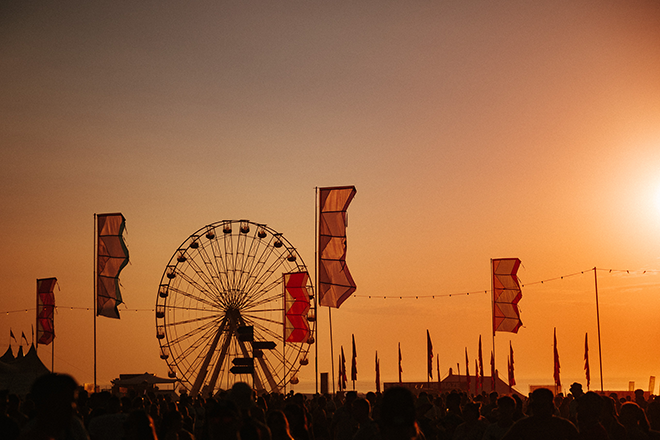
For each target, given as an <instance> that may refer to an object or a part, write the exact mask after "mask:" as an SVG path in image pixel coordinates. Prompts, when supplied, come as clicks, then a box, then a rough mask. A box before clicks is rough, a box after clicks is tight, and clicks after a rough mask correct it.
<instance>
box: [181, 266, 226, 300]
mask: <svg viewBox="0 0 660 440" xmlns="http://www.w3.org/2000/svg"><path fill="white" fill-rule="evenodd" d="M196 273H197V275H200V274H202V272H196ZM176 274H177V275H178V276H179V279H181V280H183V281H185V282H187V283H188V284H189V285H190V286H192V287H193V288H194V289H195V290H196V291H198V292H200V293H203V294H204V295H205V296H206V297H207V298H209V300H211V301H213V300H214V299H216V298H217V296H218V295H219V292H218V291H217V289H216V288H215V286H213V285H212V284H208V283H204V284H205V285H206V286H208V287H210V290H207V289H206V288H205V287H204V286H203V285H201V284H199V283H198V282H197V281H195V280H194V279H193V278H192V277H191V276H190V275H188V274H187V273H186V272H182V271H179V270H177V271H176ZM200 277H203V275H200ZM177 288H178V286H177ZM179 290H181V291H182V292H183V290H182V289H179ZM191 297H192V296H191Z"/></svg>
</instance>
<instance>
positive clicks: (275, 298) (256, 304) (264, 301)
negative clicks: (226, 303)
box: [245, 293, 283, 310]
mask: <svg viewBox="0 0 660 440" xmlns="http://www.w3.org/2000/svg"><path fill="white" fill-rule="evenodd" d="M273 301H275V302H276V303H279V304H281V303H282V301H283V299H282V294H281V293H280V294H273V295H271V296H267V297H265V298H261V299H260V300H259V301H250V302H249V303H247V304H246V305H245V308H246V310H252V309H253V308H255V307H259V306H262V305H264V304H270V303H272V302H273Z"/></svg>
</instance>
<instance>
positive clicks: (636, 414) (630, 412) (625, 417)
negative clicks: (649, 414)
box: [619, 402, 649, 440]
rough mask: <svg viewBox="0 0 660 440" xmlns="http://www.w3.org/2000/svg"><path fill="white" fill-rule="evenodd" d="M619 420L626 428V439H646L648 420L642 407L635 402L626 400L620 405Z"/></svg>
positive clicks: (647, 436)
mask: <svg viewBox="0 0 660 440" xmlns="http://www.w3.org/2000/svg"><path fill="white" fill-rule="evenodd" d="M619 422H621V424H622V425H623V426H624V427H625V428H626V433H627V434H628V440H648V438H649V435H648V432H649V423H648V420H647V419H646V415H645V414H644V411H643V410H642V408H640V407H639V405H637V404H636V403H635V402H626V403H624V404H623V405H621V411H620V412H619Z"/></svg>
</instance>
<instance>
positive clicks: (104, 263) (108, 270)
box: [96, 213, 128, 319]
mask: <svg viewBox="0 0 660 440" xmlns="http://www.w3.org/2000/svg"><path fill="white" fill-rule="evenodd" d="M125 228H126V219H125V218H124V216H123V215H122V214H119V213H117V214H99V215H98V216H97V234H98V236H97V242H96V243H97V254H96V255H97V258H96V265H97V268H96V269H97V272H96V314H97V315H100V316H106V317H108V318H117V319H119V310H118V309H117V306H118V305H119V304H121V303H123V301H122V298H121V292H120V290H119V273H120V272H121V271H122V269H123V268H124V267H125V266H126V265H127V264H128V249H127V248H126V244H125V243H124V237H123V234H124V229H125Z"/></svg>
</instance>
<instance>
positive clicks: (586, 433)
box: [577, 391, 609, 440]
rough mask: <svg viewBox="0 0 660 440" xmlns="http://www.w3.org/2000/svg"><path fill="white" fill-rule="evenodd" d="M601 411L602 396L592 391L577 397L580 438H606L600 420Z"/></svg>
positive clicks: (606, 435)
mask: <svg viewBox="0 0 660 440" xmlns="http://www.w3.org/2000/svg"><path fill="white" fill-rule="evenodd" d="M602 413H603V398H602V397H600V396H599V395H598V394H596V393H594V392H593V391H589V392H588V393H586V394H584V395H583V396H581V397H580V398H579V399H577V422H578V431H579V432H580V438H582V439H585V440H608V439H609V435H608V434H607V430H606V429H605V428H604V427H603V425H602V424H601V422H600V419H601V416H602Z"/></svg>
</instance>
